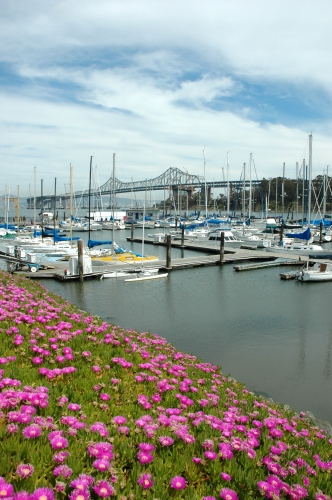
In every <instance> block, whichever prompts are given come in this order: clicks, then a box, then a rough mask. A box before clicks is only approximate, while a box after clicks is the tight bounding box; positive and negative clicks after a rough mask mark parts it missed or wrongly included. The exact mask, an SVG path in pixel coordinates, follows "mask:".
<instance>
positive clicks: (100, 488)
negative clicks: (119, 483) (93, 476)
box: [93, 479, 115, 498]
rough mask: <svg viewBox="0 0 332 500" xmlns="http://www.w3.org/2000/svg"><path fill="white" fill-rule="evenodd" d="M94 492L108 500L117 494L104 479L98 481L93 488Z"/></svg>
mask: <svg viewBox="0 0 332 500" xmlns="http://www.w3.org/2000/svg"><path fill="white" fill-rule="evenodd" d="M93 490H94V492H95V493H96V494H97V495H98V496H99V497H102V498H108V497H110V496H111V495H113V494H114V492H115V490H114V488H113V486H112V485H111V484H110V483H109V482H108V481H106V480H104V479H102V480H101V481H98V482H97V483H96V484H95V486H94V487H93Z"/></svg>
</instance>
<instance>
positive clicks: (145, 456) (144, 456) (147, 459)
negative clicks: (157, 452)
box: [137, 451, 153, 464]
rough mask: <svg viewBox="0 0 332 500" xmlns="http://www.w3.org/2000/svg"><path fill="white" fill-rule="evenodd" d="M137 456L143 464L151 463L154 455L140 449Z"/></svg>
mask: <svg viewBox="0 0 332 500" xmlns="http://www.w3.org/2000/svg"><path fill="white" fill-rule="evenodd" d="M137 458H138V460H139V462H140V463H141V464H149V463H151V462H152V460H153V455H151V453H149V452H146V451H139V452H138V453H137Z"/></svg>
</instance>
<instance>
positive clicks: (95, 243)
mask: <svg viewBox="0 0 332 500" xmlns="http://www.w3.org/2000/svg"><path fill="white" fill-rule="evenodd" d="M99 245H112V242H111V241H110V240H88V248H93V247H97V246H99Z"/></svg>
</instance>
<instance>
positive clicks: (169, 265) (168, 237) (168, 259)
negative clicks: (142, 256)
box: [166, 234, 172, 270]
mask: <svg viewBox="0 0 332 500" xmlns="http://www.w3.org/2000/svg"><path fill="white" fill-rule="evenodd" d="M171 249H172V236H171V235H170V234H167V235H166V269H168V270H171V269H172V259H171Z"/></svg>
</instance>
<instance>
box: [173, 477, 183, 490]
mask: <svg viewBox="0 0 332 500" xmlns="http://www.w3.org/2000/svg"><path fill="white" fill-rule="evenodd" d="M170 484H171V488H173V489H174V490H184V489H185V488H186V486H187V481H186V480H185V478H184V477H182V476H175V477H173V478H172V479H171V483H170Z"/></svg>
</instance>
